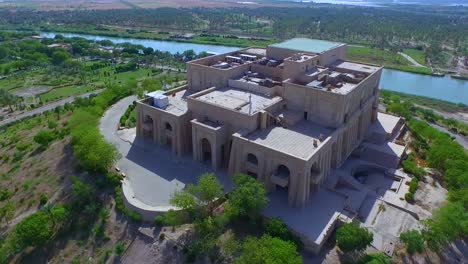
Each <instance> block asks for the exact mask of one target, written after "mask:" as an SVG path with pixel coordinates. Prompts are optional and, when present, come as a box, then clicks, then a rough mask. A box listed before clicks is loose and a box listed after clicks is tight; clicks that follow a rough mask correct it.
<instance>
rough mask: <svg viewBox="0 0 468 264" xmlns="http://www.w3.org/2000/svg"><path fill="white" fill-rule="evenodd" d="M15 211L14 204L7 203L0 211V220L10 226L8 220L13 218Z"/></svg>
mask: <svg viewBox="0 0 468 264" xmlns="http://www.w3.org/2000/svg"><path fill="white" fill-rule="evenodd" d="M15 211H16V207H15V205H14V203H13V202H8V203H6V204H5V205H4V206H3V207H2V208H1V209H0V217H1V219H2V220H5V222H6V223H7V224H10V220H11V219H13V217H15Z"/></svg>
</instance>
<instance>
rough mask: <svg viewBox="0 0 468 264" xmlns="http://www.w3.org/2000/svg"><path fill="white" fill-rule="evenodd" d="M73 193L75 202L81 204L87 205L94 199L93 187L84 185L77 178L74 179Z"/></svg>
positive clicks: (72, 179)
mask: <svg viewBox="0 0 468 264" xmlns="http://www.w3.org/2000/svg"><path fill="white" fill-rule="evenodd" d="M71 181H72V193H73V196H74V197H75V200H76V201H77V202H78V203H80V204H87V203H89V202H90V201H91V199H92V198H93V189H92V187H91V185H89V184H86V183H84V182H83V181H81V180H80V179H78V178H77V177H72V178H71Z"/></svg>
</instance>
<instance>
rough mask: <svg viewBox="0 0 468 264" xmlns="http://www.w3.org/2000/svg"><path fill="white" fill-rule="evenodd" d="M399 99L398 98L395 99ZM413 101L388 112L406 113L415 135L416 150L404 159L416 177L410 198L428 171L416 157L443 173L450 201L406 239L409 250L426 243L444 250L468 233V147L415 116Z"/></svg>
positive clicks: (409, 233) (395, 105) (407, 235)
mask: <svg viewBox="0 0 468 264" xmlns="http://www.w3.org/2000/svg"><path fill="white" fill-rule="evenodd" d="M393 101H395V100H393ZM412 107H413V106H412V104H411V103H409V102H408V101H405V102H403V103H400V102H393V103H392V104H391V105H390V106H389V107H388V108H387V110H388V111H391V112H393V113H397V114H399V115H402V116H405V117H406V119H407V125H408V127H409V129H410V131H411V135H412V136H413V138H414V139H413V141H412V142H411V147H412V149H413V153H412V154H411V155H410V157H409V159H408V160H406V161H404V162H403V168H404V169H405V171H406V172H408V173H411V174H413V175H414V176H415V178H414V179H415V180H414V181H412V182H411V184H410V192H409V195H406V196H405V198H406V199H407V200H410V201H411V200H413V199H414V197H413V195H414V192H415V191H416V188H417V182H418V180H420V179H421V178H422V176H423V174H425V172H424V170H423V169H422V168H420V167H419V166H418V165H416V162H415V157H417V158H419V159H421V160H424V161H426V162H427V164H428V166H429V167H430V168H433V169H436V170H437V171H439V172H440V173H441V175H442V180H443V183H444V185H445V187H446V188H447V189H448V191H449V192H448V202H447V203H446V204H445V205H443V206H442V207H441V208H439V209H438V210H436V211H435V212H434V213H433V217H432V218H431V219H428V220H425V221H423V229H422V230H421V231H415V230H413V231H410V232H406V233H403V234H402V238H401V239H402V241H404V242H405V243H406V245H407V248H408V251H409V252H410V253H411V252H412V251H419V252H421V251H422V249H423V244H424V242H426V243H427V245H428V246H429V248H431V249H433V250H440V249H441V248H442V247H444V246H447V245H448V244H449V243H451V242H453V241H455V240H457V239H460V238H463V237H465V236H466V235H468V155H467V153H466V151H465V149H464V148H463V147H462V146H461V145H460V144H458V143H457V142H456V141H454V140H453V139H452V138H451V137H450V136H449V135H448V134H446V133H442V132H440V131H439V130H437V129H435V128H433V127H431V126H430V125H429V124H428V123H426V122H424V121H421V120H418V119H416V118H414V117H413V114H412V112H411V109H412Z"/></svg>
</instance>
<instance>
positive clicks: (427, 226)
mask: <svg viewBox="0 0 468 264" xmlns="http://www.w3.org/2000/svg"><path fill="white" fill-rule="evenodd" d="M422 234H423V237H424V239H425V240H426V241H427V244H428V246H429V247H430V248H431V249H433V250H438V249H440V248H441V247H442V246H444V245H446V244H448V243H449V242H451V241H454V240H456V239H458V238H460V237H462V236H466V235H467V234H468V211H467V210H465V207H464V206H463V205H462V204H461V203H458V202H456V203H452V202H451V203H448V204H447V205H445V206H443V207H441V208H439V210H437V211H435V212H434V214H433V217H432V219H428V220H426V221H425V222H424V229H423V231H422Z"/></svg>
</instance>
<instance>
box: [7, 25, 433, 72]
mask: <svg viewBox="0 0 468 264" xmlns="http://www.w3.org/2000/svg"><path fill="white" fill-rule="evenodd" d="M2 29H5V30H23V31H35V32H37V31H42V32H49V33H71V34H89V35H99V36H106V37H114V38H125V39H141V40H156V41H170V42H178V43H194V44H202V45H218V46H228V47H240V48H244V47H252V46H256V47H266V46H268V45H270V44H273V43H276V42H279V41H280V40H279V39H275V38H271V39H270V38H256V37H239V36H234V35H219V34H203V33H202V34H194V35H193V36H192V38H189V39H181V38H172V37H171V36H172V35H174V34H176V32H163V31H151V30H142V29H139V30H135V29H128V28H120V27H118V28H117V27H109V26H107V27H105V26H100V27H74V26H57V25H47V26H40V27H39V28H38V27H34V26H30V27H21V28H9V27H8V26H3V27H2ZM408 50H409V53H411V55H414V54H416V53H417V52H418V50H414V49H407V50H405V52H408ZM418 55H419V54H418ZM347 57H348V58H349V59H350V60H353V61H359V62H363V63H372V64H381V65H384V67H385V68H387V69H395V70H399V71H404V72H410V73H417V74H424V75H431V74H432V70H431V69H430V68H428V67H417V66H414V65H412V64H411V62H410V61H408V60H407V59H406V58H404V57H402V56H401V55H400V54H398V53H397V52H393V51H389V50H381V49H377V48H371V47H365V46H352V45H350V46H348V51H347ZM418 59H419V58H418V57H416V60H418ZM418 61H419V60H418Z"/></svg>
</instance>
